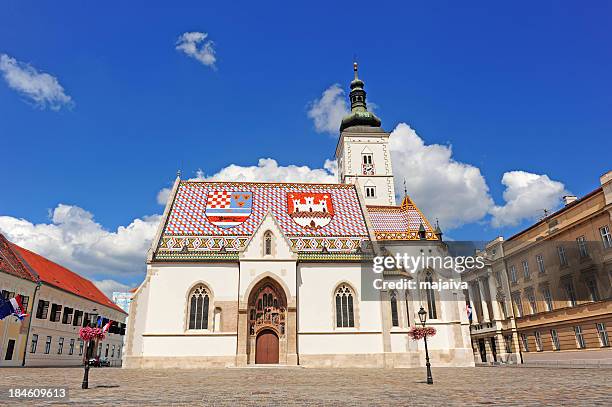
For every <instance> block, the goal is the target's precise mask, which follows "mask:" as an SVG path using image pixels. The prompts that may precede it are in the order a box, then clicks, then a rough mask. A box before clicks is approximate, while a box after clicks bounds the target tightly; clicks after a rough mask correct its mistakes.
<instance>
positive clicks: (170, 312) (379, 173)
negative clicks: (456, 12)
mask: <svg viewBox="0 0 612 407" xmlns="http://www.w3.org/2000/svg"><path fill="white" fill-rule="evenodd" d="M363 88H364V85H363V82H362V81H361V80H360V79H359V78H358V77H357V67H356V66H355V79H354V80H353V81H352V82H351V92H350V95H349V97H350V100H351V113H350V115H349V116H347V117H345V118H344V120H343V121H342V125H341V134H340V140H339V143H338V147H337V150H336V155H337V159H338V163H339V177H340V183H339V184H295V183H249V182H194V181H182V180H180V179H179V178H177V179H176V181H175V183H174V186H173V188H172V192H171V194H170V197H169V200H168V203H167V205H166V208H165V211H164V215H163V218H162V222H161V224H160V228H159V230H158V233H157V236H156V237H155V239H154V240H153V242H152V246H151V249H150V251H149V255H148V259H147V275H146V278H145V280H144V282H143V283H142V284H141V285H140V287H139V288H138V289H137V290H136V292H135V293H134V296H133V300H132V303H131V305H130V318H129V322H128V335H127V344H126V352H125V356H124V366H126V367H134V368H157V367H165V368H176V367H208V366H246V365H251V364H270V363H272V364H282V365H302V366H319V367H360V366H363V367H365V366H370V367H375V366H376V367H408V366H422V365H424V351H423V348H422V346H423V344H422V342H420V343H419V342H415V341H411V340H410V339H409V337H408V330H409V329H410V327H413V326H415V324H416V323H417V321H418V316H417V312H418V310H419V308H420V306H424V307H425V308H426V309H427V312H428V314H429V324H431V325H432V326H435V327H436V329H437V331H438V334H437V335H436V336H434V337H432V338H430V340H429V351H430V356H431V357H432V361H433V363H436V364H437V365H444V366H473V364H474V362H473V356H472V350H471V348H470V344H469V327H468V322H467V318H466V316H465V312H464V306H463V304H464V301H465V300H464V298H463V293H462V291H461V290H459V289H458V290H455V291H453V292H452V293H449V296H450V298H443V297H442V296H441V295H440V294H438V293H436V292H433V291H431V290H428V291H427V292H422V291H418V290H417V291H412V292H409V293H404V292H398V291H395V290H387V289H381V290H377V289H375V287H374V286H373V285H372V284H370V283H369V281H368V280H367V279H364V275H365V274H367V272H366V271H364V264H370V263H371V256H370V258H368V254H367V253H366V251H364V248H365V247H368V246H369V245H370V244H371V243H372V242H374V243H376V244H377V245H380V246H382V245H384V244H387V243H393V244H395V245H396V246H398V245H399V246H401V247H403V250H404V251H410V252H411V253H412V254H413V255H418V254H419V253H421V252H423V251H426V252H430V253H432V252H440V253H442V252H444V251H445V250H446V247H445V245H444V243H443V242H442V241H441V233H440V232H439V230H435V229H434V228H432V226H431V225H430V223H429V222H428V221H427V219H425V217H424V216H423V215H422V213H421V212H420V211H419V210H418V208H417V207H416V205H414V203H413V202H412V201H411V200H410V199H409V198H408V197H407V196H406V197H405V198H404V200H403V202H402V205H399V206H398V205H396V203H395V191H394V187H393V175H392V171H391V168H392V167H391V157H390V155H389V149H388V137H389V134H388V133H386V132H385V131H384V130H382V129H381V128H380V120H379V119H378V118H377V117H376V116H374V115H373V114H372V113H370V112H368V111H367V105H366V101H365V91H364V89H363ZM376 247H378V246H376ZM368 262H370V263H368ZM401 278H410V279H416V280H431V279H436V280H437V279H439V278H442V279H443V278H445V277H444V276H443V274H442V270H436V269H422V270H419V271H418V272H417V273H416V274H413V275H408V274H406V273H405V272H402V271H401V270H400V271H398V272H397V273H385V274H384V275H383V279H384V280H385V281H394V280H398V279H401Z"/></svg>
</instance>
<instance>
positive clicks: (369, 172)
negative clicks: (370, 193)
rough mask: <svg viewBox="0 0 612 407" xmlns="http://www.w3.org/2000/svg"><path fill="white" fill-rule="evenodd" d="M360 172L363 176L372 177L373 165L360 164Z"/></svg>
mask: <svg viewBox="0 0 612 407" xmlns="http://www.w3.org/2000/svg"><path fill="white" fill-rule="evenodd" d="M361 170H362V171H361V172H362V173H363V175H374V164H365V163H364V164H362V165H361Z"/></svg>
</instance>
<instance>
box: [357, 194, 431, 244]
mask: <svg viewBox="0 0 612 407" xmlns="http://www.w3.org/2000/svg"><path fill="white" fill-rule="evenodd" d="M367 210H368V214H369V216H370V220H371V221H372V226H373V227H374V235H375V236H376V240H420V239H421V237H420V236H419V230H421V229H424V230H425V239H426V240H438V237H437V236H436V234H435V231H434V229H433V228H432V227H431V224H430V223H429V221H428V220H427V218H425V216H424V215H423V214H422V213H421V211H420V210H419V208H417V207H416V205H415V204H414V203H413V202H412V200H411V199H410V198H409V197H408V196H406V197H405V198H404V200H403V202H402V204H401V205H400V206H377V205H376V206H375V205H368V206H367Z"/></svg>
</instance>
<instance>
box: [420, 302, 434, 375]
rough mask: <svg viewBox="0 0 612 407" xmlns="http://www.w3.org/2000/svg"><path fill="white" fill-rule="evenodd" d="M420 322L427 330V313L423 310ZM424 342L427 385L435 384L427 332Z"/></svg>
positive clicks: (421, 310)
mask: <svg viewBox="0 0 612 407" xmlns="http://www.w3.org/2000/svg"><path fill="white" fill-rule="evenodd" d="M419 320H420V321H421V325H423V328H425V322H426V321H427V311H425V310H424V309H423V306H421V309H420V310H419ZM423 340H424V341H425V366H427V384H433V377H431V364H430V363H429V350H427V332H424V335H423Z"/></svg>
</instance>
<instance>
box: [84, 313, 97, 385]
mask: <svg viewBox="0 0 612 407" xmlns="http://www.w3.org/2000/svg"><path fill="white" fill-rule="evenodd" d="M93 311H94V312H95V311H97V309H96V308H94V309H93ZM87 326H89V327H90V328H93V327H94V326H95V325H94V322H93V321H91V320H90V321H88V324H87ZM94 344H95V342H94ZM94 347H95V345H94ZM90 349H91V339H90V340H89V341H87V348H86V349H85V371H84V372H83V383H81V389H88V388H89V359H90V356H91V355H90Z"/></svg>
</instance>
